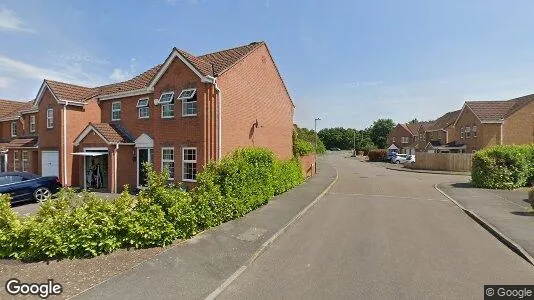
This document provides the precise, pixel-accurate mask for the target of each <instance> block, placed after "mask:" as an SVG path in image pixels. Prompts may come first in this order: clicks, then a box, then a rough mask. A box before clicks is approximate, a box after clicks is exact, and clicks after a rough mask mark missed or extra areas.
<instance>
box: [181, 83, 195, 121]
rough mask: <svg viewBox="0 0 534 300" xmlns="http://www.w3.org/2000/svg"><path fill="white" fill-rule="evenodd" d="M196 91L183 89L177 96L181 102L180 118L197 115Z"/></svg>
mask: <svg viewBox="0 0 534 300" xmlns="http://www.w3.org/2000/svg"><path fill="white" fill-rule="evenodd" d="M196 92H197V89H185V90H183V91H182V92H181V93H180V95H179V96H178V100H181V101H182V117H188V116H196V115H197V97H196Z"/></svg>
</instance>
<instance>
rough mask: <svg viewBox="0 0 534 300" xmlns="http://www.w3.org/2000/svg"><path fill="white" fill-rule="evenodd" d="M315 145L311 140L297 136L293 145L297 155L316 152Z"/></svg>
mask: <svg viewBox="0 0 534 300" xmlns="http://www.w3.org/2000/svg"><path fill="white" fill-rule="evenodd" d="M314 150H315V149H314V145H313V144H312V143H311V142H308V141H306V140H303V139H300V138H297V139H295V144H294V145H293V154H294V155H295V156H304V155H308V154H312V153H314Z"/></svg>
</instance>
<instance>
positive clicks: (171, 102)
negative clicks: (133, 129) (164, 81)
mask: <svg viewBox="0 0 534 300" xmlns="http://www.w3.org/2000/svg"><path fill="white" fill-rule="evenodd" d="M165 95H171V97H170V98H169V101H165V102H163V101H161V99H162V98H163V96H165ZM158 104H159V105H160V106H161V118H162V119H172V118H174V91H171V92H166V93H162V94H161V96H159V100H158ZM163 107H169V108H172V116H164V115H163V111H164V109H163Z"/></svg>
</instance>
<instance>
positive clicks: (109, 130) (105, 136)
mask: <svg viewBox="0 0 534 300" xmlns="http://www.w3.org/2000/svg"><path fill="white" fill-rule="evenodd" d="M91 131H94V132H96V133H97V134H98V135H99V136H100V137H101V138H102V140H104V142H106V143H107V144H110V145H112V144H132V143H134V141H135V137H134V136H133V135H132V134H131V133H130V132H128V130H126V128H124V127H123V126H122V125H121V124H120V123H89V125H87V127H85V129H84V130H83V131H82V132H81V133H80V134H79V135H78V136H77V137H76V139H75V140H74V145H76V146H77V145H79V144H80V143H81V141H82V140H83V139H84V138H85V137H86V136H87V135H88V134H89V133H90V132H91Z"/></svg>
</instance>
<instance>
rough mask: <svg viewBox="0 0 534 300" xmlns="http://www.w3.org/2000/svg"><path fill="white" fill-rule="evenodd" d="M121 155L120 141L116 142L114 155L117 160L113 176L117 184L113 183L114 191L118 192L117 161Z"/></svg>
mask: <svg viewBox="0 0 534 300" xmlns="http://www.w3.org/2000/svg"><path fill="white" fill-rule="evenodd" d="M118 156H119V143H117V144H115V155H113V159H114V160H115V162H114V164H113V169H114V170H113V176H114V177H115V179H114V180H115V184H114V185H113V192H114V193H115V194H116V193H117V161H118Z"/></svg>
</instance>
